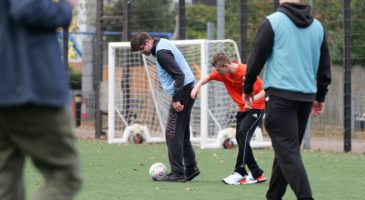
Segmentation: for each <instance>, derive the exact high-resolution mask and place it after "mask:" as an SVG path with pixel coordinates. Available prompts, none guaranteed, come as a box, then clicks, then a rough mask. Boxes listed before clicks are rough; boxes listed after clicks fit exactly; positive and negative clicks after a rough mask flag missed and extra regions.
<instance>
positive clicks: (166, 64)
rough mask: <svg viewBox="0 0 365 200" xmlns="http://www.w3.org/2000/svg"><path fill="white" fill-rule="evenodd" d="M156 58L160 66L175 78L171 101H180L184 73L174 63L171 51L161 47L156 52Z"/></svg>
mask: <svg viewBox="0 0 365 200" xmlns="http://www.w3.org/2000/svg"><path fill="white" fill-rule="evenodd" d="M156 58H157V62H158V63H159V64H160V66H161V67H162V68H163V69H164V70H165V71H166V72H167V73H168V74H169V75H170V76H171V77H172V78H173V79H174V80H175V84H174V94H173V95H172V101H173V102H176V101H180V100H181V93H182V90H183V88H184V79H185V75H184V73H183V72H182V70H181V69H180V67H179V65H178V64H177V63H176V61H175V58H174V55H173V54H172V52H171V51H169V50H164V49H162V50H159V51H158V52H157V53H156Z"/></svg>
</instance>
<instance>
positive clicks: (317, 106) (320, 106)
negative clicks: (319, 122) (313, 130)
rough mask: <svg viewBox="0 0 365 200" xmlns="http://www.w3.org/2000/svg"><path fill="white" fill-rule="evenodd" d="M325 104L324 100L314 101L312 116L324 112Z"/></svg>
mask: <svg viewBox="0 0 365 200" xmlns="http://www.w3.org/2000/svg"><path fill="white" fill-rule="evenodd" d="M324 105H325V104H324V102H318V101H314V103H313V106H312V112H311V114H312V116H314V117H317V116H318V115H320V114H321V113H323V111H324Z"/></svg>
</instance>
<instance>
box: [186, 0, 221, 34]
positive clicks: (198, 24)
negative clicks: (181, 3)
mask: <svg viewBox="0 0 365 200" xmlns="http://www.w3.org/2000/svg"><path fill="white" fill-rule="evenodd" d="M216 12H217V11H216V7H214V6H207V5H204V4H194V5H191V6H187V7H186V11H185V16H186V29H185V30H186V37H187V38H189V39H202V38H207V23H208V22H209V21H211V22H213V23H216V21H217V14H216Z"/></svg>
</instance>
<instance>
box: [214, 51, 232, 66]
mask: <svg viewBox="0 0 365 200" xmlns="http://www.w3.org/2000/svg"><path fill="white" fill-rule="evenodd" d="M224 64H231V59H230V58H229V56H227V55H226V54H224V53H217V54H215V55H214V56H213V59H212V66H213V67H215V66H217V65H220V66H221V65H224Z"/></svg>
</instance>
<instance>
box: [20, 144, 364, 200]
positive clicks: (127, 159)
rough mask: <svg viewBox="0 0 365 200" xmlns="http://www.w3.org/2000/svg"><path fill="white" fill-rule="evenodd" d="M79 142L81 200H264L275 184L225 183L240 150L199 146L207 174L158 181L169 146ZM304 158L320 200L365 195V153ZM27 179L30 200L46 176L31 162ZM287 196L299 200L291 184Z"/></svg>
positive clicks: (262, 160) (265, 161)
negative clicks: (153, 175) (156, 170)
mask: <svg viewBox="0 0 365 200" xmlns="http://www.w3.org/2000/svg"><path fill="white" fill-rule="evenodd" d="M78 145H79V150H80V155H81V160H82V169H83V175H84V185H83V187H82V189H81V191H80V193H79V194H78V195H77V197H76V199H77V200H119V199H121V200H145V199H148V200H175V199H176V200H180V199H181V200H205V199H206V200H235V199H240V200H244V199H250V200H261V199H262V200H264V199H265V194H266V191H267V188H268V185H269V182H268V181H266V182H264V183H259V184H253V185H234V186H232V185H225V184H223V183H222V181H221V180H222V178H223V177H226V176H228V175H229V174H230V173H231V172H232V169H233V166H234V163H235V157H236V153H237V148H234V149H232V150H225V149H208V150H201V149H199V148H195V150H196V156H197V161H198V166H199V168H200V171H201V174H200V175H199V176H198V177H196V178H195V179H194V180H193V181H191V182H187V183H162V182H155V181H152V180H151V179H150V177H149V175H148V169H149V167H150V166H151V165H152V164H153V163H155V162H163V163H165V164H166V165H168V160H167V150H166V145H165V144H142V145H136V144H129V145H124V144H123V145H109V144H107V143H106V142H105V141H98V140H79V142H78ZM254 155H255V157H256V159H257V162H258V164H259V165H260V167H261V168H262V169H263V170H264V171H265V174H266V176H267V177H268V178H269V177H270V175H271V165H272V161H273V151H272V150H270V149H266V150H265V149H254ZM302 156H303V160H304V163H305V166H306V169H307V172H308V176H309V179H310V183H311V186H312V190H313V195H314V198H315V199H316V200H346V199H348V200H350V199H351V200H362V199H365V155H364V154H345V153H325V152H303V153H302ZM168 167H169V166H168ZM25 180H26V190H27V194H28V195H27V196H28V198H27V199H31V198H30V197H32V195H33V194H34V192H35V191H36V190H37V188H39V187H40V186H41V185H42V184H43V180H42V177H41V176H40V175H39V174H38V172H37V171H36V169H35V168H34V167H33V166H32V165H31V164H30V161H28V162H27V167H26V176H25ZM284 199H285V200H293V199H295V196H294V194H293V193H292V191H291V189H290V188H289V187H288V189H287V193H286V196H285V197H284Z"/></svg>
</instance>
